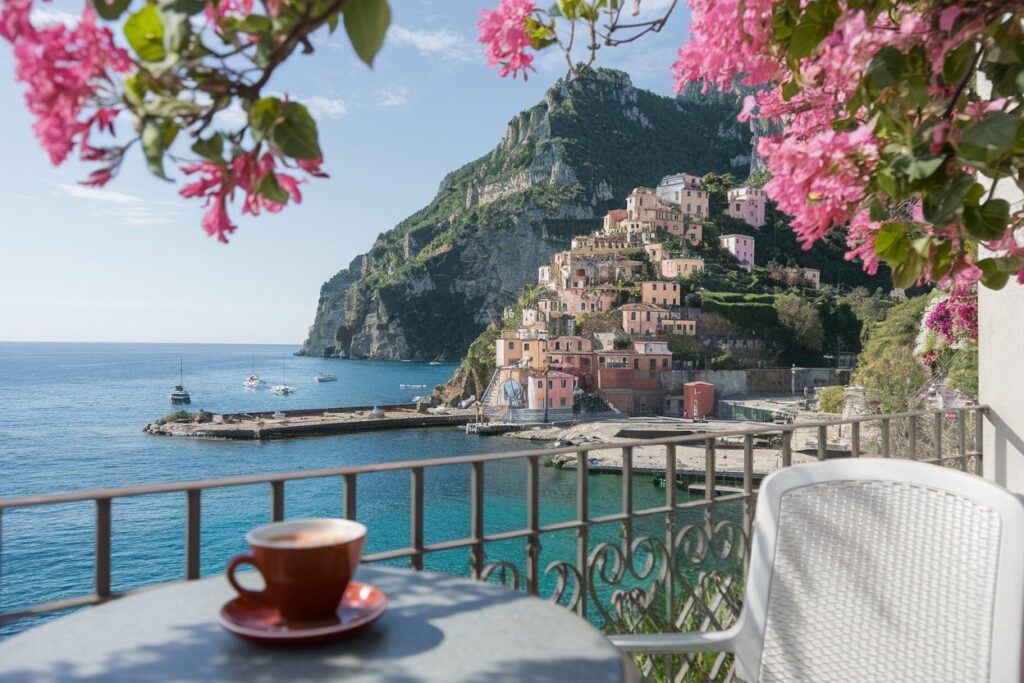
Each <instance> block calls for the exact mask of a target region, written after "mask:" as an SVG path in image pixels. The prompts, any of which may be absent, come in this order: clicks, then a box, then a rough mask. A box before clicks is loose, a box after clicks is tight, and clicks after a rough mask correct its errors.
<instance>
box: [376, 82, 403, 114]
mask: <svg viewBox="0 0 1024 683" xmlns="http://www.w3.org/2000/svg"><path fill="white" fill-rule="evenodd" d="M407 104H409V89H408V88H407V87H405V86H404V85H400V86H398V87H397V88H381V89H380V90H378V91H377V106H378V107H381V108H382V109H389V108H393V107H404V106H405V105H407Z"/></svg>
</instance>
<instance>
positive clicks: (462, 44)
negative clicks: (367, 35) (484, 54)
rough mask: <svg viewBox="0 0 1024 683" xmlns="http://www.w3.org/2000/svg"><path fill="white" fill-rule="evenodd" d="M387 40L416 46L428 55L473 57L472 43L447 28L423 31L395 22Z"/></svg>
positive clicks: (458, 58) (449, 57)
mask: <svg viewBox="0 0 1024 683" xmlns="http://www.w3.org/2000/svg"><path fill="white" fill-rule="evenodd" d="M387 40H388V42H390V43H391V44H393V45H398V46H400V47H411V48H414V49H416V50H417V51H418V52H419V53H420V54H421V55H425V56H428V57H441V58H442V59H450V60H453V61H457V62H468V61H470V60H471V59H472V58H473V50H472V46H471V44H470V43H469V42H468V41H467V40H466V39H465V38H464V37H463V36H461V35H459V34H458V33H455V32H454V31H452V30H450V29H446V28H442V29H437V30H432V31H421V30H416V29H410V28H406V27H405V26H401V25H399V24H395V25H394V26H392V27H391V28H390V29H388V37H387Z"/></svg>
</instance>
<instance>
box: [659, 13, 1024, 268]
mask: <svg viewBox="0 0 1024 683" xmlns="http://www.w3.org/2000/svg"><path fill="white" fill-rule="evenodd" d="M689 4H690V7H691V9H692V14H693V18H692V22H691V25H690V32H691V38H690V41H689V42H688V43H687V44H686V45H685V46H684V47H683V48H681V49H680V50H679V59H678V60H677V61H676V62H675V64H674V65H673V67H672V69H673V71H674V73H675V80H676V83H675V87H676V90H677V92H678V91H679V90H681V89H682V88H683V87H684V86H685V85H687V84H688V83H692V82H698V81H700V82H703V86H704V89H705V91H707V89H708V88H709V87H710V86H712V85H713V86H717V87H718V88H720V89H722V90H728V89H730V88H731V87H732V86H733V84H734V83H735V82H736V80H737V79H739V81H740V82H741V83H742V84H743V85H745V86H749V87H756V86H765V85H767V86H768V87H767V88H765V89H762V90H760V91H759V92H758V93H757V94H756V95H748V96H747V97H746V98H744V102H743V108H742V111H741V112H740V116H739V120H741V121H750V120H754V119H760V120H764V121H769V122H771V123H773V124H775V125H776V127H777V128H776V129H778V127H781V126H779V124H784V126H785V128H784V129H783V130H782V132H780V133H778V134H776V135H773V136H771V137H766V138H763V139H762V140H761V141H760V143H759V145H758V153H759V154H760V155H762V156H764V157H766V160H767V166H768V170H769V171H770V172H771V173H772V175H773V179H772V180H771V181H769V182H768V183H766V185H765V191H766V193H767V194H768V196H769V197H770V198H771V199H773V200H774V201H776V202H777V203H778V205H779V208H780V209H781V210H782V211H784V212H785V213H787V214H788V215H790V216H791V217H792V226H793V228H794V230H795V232H796V233H797V236H798V239H799V240H800V242H801V243H802V244H803V246H804V248H805V249H809V248H810V247H811V245H813V244H814V242H815V241H816V240H818V239H820V238H821V237H822V236H824V235H825V234H826V233H828V232H829V231H830V230H831V229H832V228H833V227H835V226H846V227H847V229H848V233H847V244H848V246H849V247H850V250H849V252H848V253H847V259H848V260H853V259H860V260H861V261H862V262H863V265H864V268H865V270H867V271H869V272H872V273H874V272H875V271H876V270H877V269H878V259H877V257H876V255H875V252H874V239H875V235H876V234H877V232H878V230H879V229H880V228H881V223H879V222H874V221H871V220H870V219H869V218H868V212H867V211H866V210H865V208H864V207H865V205H866V201H867V200H868V199H870V197H869V196H868V194H867V187H868V185H869V184H870V182H871V180H872V178H873V175H874V172H875V170H876V168H877V165H878V162H879V151H880V149H881V147H882V146H883V144H884V142H883V141H882V140H879V139H878V138H877V137H876V136H875V134H874V130H873V125H874V124H873V122H869V121H867V120H866V119H867V112H866V111H865V110H863V109H862V110H861V111H859V112H855V114H854V116H853V120H852V121H851V125H852V128H853V129H852V130H851V131H850V132H837V131H835V130H834V129H833V127H832V123H833V122H834V121H836V120H839V119H846V118H849V117H850V114H849V112H848V110H847V103H848V102H849V101H850V99H851V97H852V96H853V95H854V94H855V93H856V91H857V88H858V86H859V83H860V79H861V77H862V75H863V74H864V73H865V71H866V69H867V68H868V65H869V64H870V63H871V60H872V59H873V58H874V56H875V55H876V54H877V53H878V52H879V51H880V50H882V49H883V48H885V47H888V46H893V47H896V48H897V49H899V50H900V51H902V52H907V51H908V50H909V49H910V48H912V47H914V46H918V45H920V46H922V47H923V48H924V49H925V52H926V54H927V55H928V56H929V61H930V64H931V68H932V71H933V75H934V76H935V78H934V79H933V82H932V83H931V84H930V85H929V94H930V95H931V96H938V97H948V96H949V94H950V93H949V92H947V91H948V90H949V86H948V85H945V84H944V83H943V82H942V81H941V80H940V79H939V78H938V75H939V74H941V69H942V63H943V59H944V58H945V56H946V54H947V53H948V51H949V50H951V49H952V48H953V47H956V46H957V45H959V44H962V43H963V42H964V41H965V40H967V38H968V37H969V36H970V35H973V34H974V33H976V32H978V31H979V30H981V29H982V28H983V19H982V18H981V15H980V13H977V12H975V11H974V10H971V9H969V8H965V7H960V6H955V5H954V6H949V7H946V8H944V9H942V10H936V11H935V12H934V13H932V14H922V13H920V12H917V11H910V10H908V9H907V8H906V7H900V6H898V5H897V7H895V8H894V10H893V12H892V13H891V14H889V15H882V16H881V17H879V18H878V19H876V20H874V23H870V22H869V20H868V18H867V16H866V14H865V13H864V12H863V11H861V10H857V11H850V10H846V9H844V11H843V14H842V15H841V16H840V17H839V19H838V20H837V21H836V23H835V25H834V27H833V30H832V32H831V33H830V35H829V36H828V37H826V38H825V40H824V41H823V42H822V43H821V44H820V45H819V46H818V48H817V50H816V51H815V53H814V54H812V55H811V56H809V57H805V58H803V59H801V60H800V62H799V67H798V73H799V82H800V88H799V89H798V91H797V92H796V94H795V95H793V96H792V97H791V98H790V99H788V100H786V99H785V98H784V97H783V95H782V90H783V86H784V85H787V84H788V82H789V81H790V80H792V79H793V78H794V76H793V74H792V73H791V71H790V69H789V68H788V67H787V62H786V55H784V54H781V53H780V52H779V51H780V49H781V47H780V46H779V44H778V43H777V41H775V40H774V37H773V23H772V18H773V14H774V12H775V10H776V6H777V5H779V4H781V0H689ZM936 28H937V29H938V30H935V29H936ZM972 32H973V33H972ZM969 113H970V114H971V115H972V116H980V115H981V114H982V113H983V112H982V111H978V112H969ZM958 131H959V129H958V128H957V127H956V126H950V125H945V126H942V125H940V126H937V127H936V128H935V129H934V131H933V133H932V140H931V142H932V148H933V153H937V152H938V151H939V150H941V147H942V145H943V143H944V142H945V141H946V140H947V139H950V138H954V141H955V136H956V135H958ZM917 214H918V215H917V216H915V220H916V223H917V227H918V228H919V229H920V230H921V231H922V232H924V233H926V234H932V235H936V236H938V237H940V238H942V239H943V240H946V241H952V242H953V243H954V245H956V244H957V242H956V240H957V235H958V233H959V230H958V226H955V225H954V226H935V225H930V224H928V223H927V222H926V221H925V220H924V218H923V217H922V216H920V211H918V212H917ZM986 246H989V248H991V249H993V250H995V251H997V252H998V253H1000V254H1005V255H1019V256H1024V248H1022V247H1020V246H1018V245H1017V242H1016V240H1015V239H1014V236H1013V234H1012V231H1008V232H1007V234H1006V235H1004V237H1003V238H1002V239H1001V240H997V241H994V242H991V243H989V244H987V245H986ZM952 274H953V279H954V280H956V281H957V282H962V283H968V284H969V283H973V282H976V281H977V280H978V278H979V277H980V276H981V271H980V270H979V269H978V268H977V266H975V265H974V263H973V260H972V258H971V257H970V256H960V257H958V258H957V260H956V261H955V262H954V264H953V268H952ZM1018 281H1020V282H1022V283H1024V270H1022V272H1021V274H1020V275H1019V276H1018Z"/></svg>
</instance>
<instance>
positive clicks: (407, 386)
mask: <svg viewBox="0 0 1024 683" xmlns="http://www.w3.org/2000/svg"><path fill="white" fill-rule="evenodd" d="M398 388H399V389H426V388H427V385H426V384H399V385H398Z"/></svg>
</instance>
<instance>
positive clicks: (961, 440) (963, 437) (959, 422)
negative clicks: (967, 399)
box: [956, 408, 967, 472]
mask: <svg viewBox="0 0 1024 683" xmlns="http://www.w3.org/2000/svg"><path fill="white" fill-rule="evenodd" d="M956 454H957V456H958V457H959V458H960V469H962V470H963V471H965V472H966V471H967V413H966V411H964V409H963V408H961V409H960V410H958V411H956Z"/></svg>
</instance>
